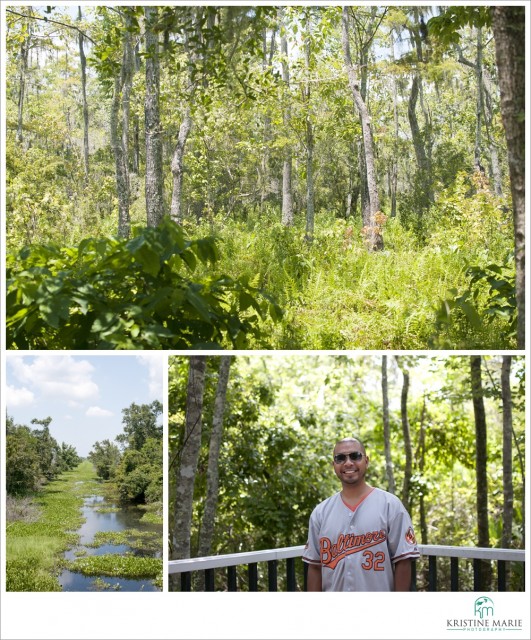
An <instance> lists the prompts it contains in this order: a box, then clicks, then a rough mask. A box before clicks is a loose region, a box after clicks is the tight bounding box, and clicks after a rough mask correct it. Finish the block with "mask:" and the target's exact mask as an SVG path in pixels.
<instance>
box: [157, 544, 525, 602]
mask: <svg viewBox="0 0 531 640" xmlns="http://www.w3.org/2000/svg"><path fill="white" fill-rule="evenodd" d="M418 549H419V552H420V554H421V560H422V559H423V557H427V559H428V565H427V571H425V572H424V573H426V574H427V576H426V583H427V584H426V587H427V590H428V591H437V590H438V578H437V569H438V565H440V563H438V562H437V559H438V558H449V559H450V590H451V591H459V590H460V571H459V570H460V565H459V563H460V560H461V561H466V560H472V562H473V574H474V579H473V582H474V585H473V589H474V591H480V590H486V589H485V587H484V586H482V585H481V583H480V581H481V572H480V567H481V564H482V562H483V561H488V562H490V563H491V564H492V563H493V562H495V563H496V566H497V572H496V575H497V591H506V590H507V563H509V562H515V563H521V564H522V567H521V571H520V575H521V576H522V577H521V583H522V584H521V589H522V590H525V589H524V584H523V581H524V577H523V576H524V574H525V571H524V570H523V569H524V567H523V565H524V562H525V551H524V550H517V549H487V548H480V547H447V546H440V545H419V546H418ZM303 551H304V546H297V547H284V548H282V549H268V550H266V551H251V552H249V553H231V554H228V555H220V556H207V557H204V558H190V559H187V560H170V562H169V574H170V576H174V577H176V576H177V575H180V589H181V591H191V590H192V574H193V573H195V572H201V571H202V572H204V589H205V591H214V590H215V571H216V569H218V570H220V569H221V570H223V569H226V582H224V584H226V589H227V590H228V591H237V590H238V582H240V584H241V582H242V576H241V573H240V576H239V579H238V574H237V567H239V566H242V565H245V566H246V567H247V578H246V580H245V583H246V584H245V586H246V588H247V589H248V590H249V591H258V583H259V579H258V576H259V572H258V563H267V590H268V591H278V583H279V573H278V565H279V563H283V562H284V561H285V563H286V566H285V587H286V590H287V591H298V590H299V589H300V586H299V585H298V584H297V571H296V564H295V563H296V561H298V559H299V558H300V557H301V556H302V553H303ZM299 562H300V561H299ZM303 565H304V567H303V576H304V577H303V581H302V582H303V584H302V585H301V586H302V590H303V591H306V575H307V565H306V563H303ZM299 573H300V571H299ZM417 585H418V570H417V562H413V575H412V581H411V590H412V591H416V590H417ZM464 590H466V589H464Z"/></svg>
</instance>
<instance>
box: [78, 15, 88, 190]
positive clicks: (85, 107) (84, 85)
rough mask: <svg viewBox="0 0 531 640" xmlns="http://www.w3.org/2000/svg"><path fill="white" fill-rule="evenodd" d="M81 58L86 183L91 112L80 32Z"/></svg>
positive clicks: (85, 61)
mask: <svg viewBox="0 0 531 640" xmlns="http://www.w3.org/2000/svg"><path fill="white" fill-rule="evenodd" d="M78 19H79V21H80V22H81V20H82V19H83V16H82V13H81V7H78ZM78 43H79V60H80V63H81V95H82V97H83V167H84V169H85V184H86V183H87V181H88V176H89V114H88V103H87V58H86V56H85V50H84V48H83V34H82V33H81V31H80V32H79V34H78Z"/></svg>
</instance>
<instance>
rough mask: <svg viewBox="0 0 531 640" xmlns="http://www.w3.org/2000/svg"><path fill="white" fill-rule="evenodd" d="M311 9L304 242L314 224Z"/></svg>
mask: <svg viewBox="0 0 531 640" xmlns="http://www.w3.org/2000/svg"><path fill="white" fill-rule="evenodd" d="M310 12H311V9H309V10H308V13H307V16H306V20H307V28H306V33H305V40H306V42H305V43H304V66H305V74H306V79H305V80H306V82H305V87H304V102H305V108H306V235H305V239H306V242H313V230H314V224H315V202H314V184H313V148H314V139H313V126H312V114H311V106H310V99H311V89H310V54H311V37H312V22H311V13H310Z"/></svg>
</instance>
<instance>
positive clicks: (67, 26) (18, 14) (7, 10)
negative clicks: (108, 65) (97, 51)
mask: <svg viewBox="0 0 531 640" xmlns="http://www.w3.org/2000/svg"><path fill="white" fill-rule="evenodd" d="M6 13H12V14H13V15H14V16H20V17H21V18H29V19H30V20H42V21H43V22H51V23H53V24H59V25H61V26H62V27H66V28H67V29H73V30H74V31H77V32H78V33H80V34H81V35H82V36H83V37H84V38H86V39H87V40H90V42H92V44H93V45H95V44H96V42H94V40H93V39H92V38H91V37H90V36H87V34H86V33H85V32H84V31H82V30H81V29H79V28H78V27H75V26H74V25H73V24H66V22H60V21H59V20H52V18H41V17H40V16H33V15H29V14H25V13H18V12H17V11H13V9H6Z"/></svg>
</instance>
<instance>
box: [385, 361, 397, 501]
mask: <svg viewBox="0 0 531 640" xmlns="http://www.w3.org/2000/svg"><path fill="white" fill-rule="evenodd" d="M382 405H383V429H384V450H385V473H386V476H387V488H388V491H389V492H390V493H393V494H394V493H396V487H395V476H394V473H393V459H392V457H391V426H390V424H389V393H388V386H387V356H382Z"/></svg>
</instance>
